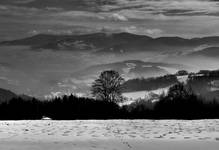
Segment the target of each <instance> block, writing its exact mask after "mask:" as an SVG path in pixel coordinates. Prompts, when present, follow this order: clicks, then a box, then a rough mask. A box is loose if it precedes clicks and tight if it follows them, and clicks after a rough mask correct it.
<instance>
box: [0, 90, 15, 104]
mask: <svg viewBox="0 0 219 150" xmlns="http://www.w3.org/2000/svg"><path fill="white" fill-rule="evenodd" d="M14 97H17V95H16V94H15V93H13V92H11V91H9V90H5V89H2V88H0V103H2V102H5V101H9V100H10V99H12V98H14Z"/></svg>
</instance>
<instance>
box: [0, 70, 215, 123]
mask: <svg viewBox="0 0 219 150" xmlns="http://www.w3.org/2000/svg"><path fill="white" fill-rule="evenodd" d="M111 73H112V71H111ZM111 73H110V74H111ZM113 73H115V72H113ZM107 76H108V74H107ZM100 77H101V76H100ZM118 78H119V82H120V81H122V79H120V76H118V74H116V78H115V79H118ZM112 79H114V77H113V78H111V80H104V82H103V83H102V81H101V86H104V87H105V88H107V89H104V88H103V87H98V89H102V91H105V90H112V89H113V90H112V91H107V93H108V94H112V93H113V94H114V95H113V96H115V95H116V94H117V95H116V96H115V97H120V94H121V91H120V90H121V89H120V87H118V85H121V83H119V84H116V82H115V81H113V80H112ZM96 81H97V80H96ZM98 81H99V80H98ZM109 81H110V85H106V84H107V83H108V82H109ZM117 81H118V80H117ZM105 82H106V83H105ZM113 82H115V83H113ZM97 83H99V82H97ZM99 85H100V84H98V86H99ZM115 85H117V87H116V88H114V87H115ZM95 87H96V86H95ZM115 89H119V91H118V93H116V90H115ZM95 92H97V91H95ZM99 92H101V91H99ZM96 94H97V93H95V95H96ZM104 94H105V93H104ZM98 96H99V94H98ZM115 97H113V99H111V100H106V97H104V99H99V98H98V99H97V98H95V97H94V98H86V97H78V96H75V95H70V96H67V95H65V96H63V97H56V98H53V99H50V100H44V101H42V100H38V99H36V98H32V99H31V100H27V99H23V98H22V97H16V98H13V99H11V100H10V101H6V102H3V103H1V104H0V120H32V119H34V120H35V119H42V118H43V116H47V117H49V118H51V119H54V120H75V119H215V118H219V103H218V101H217V100H216V99H215V100H212V101H206V100H205V99H204V98H202V97H200V96H198V95H196V94H194V92H193V90H192V87H191V86H187V85H185V84H183V83H176V84H175V85H173V86H172V87H170V89H169V91H168V93H167V94H163V95H161V96H160V97H159V100H158V101H156V102H153V101H146V100H138V101H136V102H134V103H131V104H129V105H120V103H118V101H117V100H114V98H115Z"/></svg>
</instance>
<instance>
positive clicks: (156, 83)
mask: <svg viewBox="0 0 219 150" xmlns="http://www.w3.org/2000/svg"><path fill="white" fill-rule="evenodd" d="M177 82H178V79H177V77H176V76H175V75H165V76H161V77H156V78H155V77H154V78H147V79H145V78H136V79H131V80H128V81H126V82H125V83H124V84H123V92H135V91H152V90H158V89H162V88H166V87H169V86H171V85H174V84H176V83H177Z"/></svg>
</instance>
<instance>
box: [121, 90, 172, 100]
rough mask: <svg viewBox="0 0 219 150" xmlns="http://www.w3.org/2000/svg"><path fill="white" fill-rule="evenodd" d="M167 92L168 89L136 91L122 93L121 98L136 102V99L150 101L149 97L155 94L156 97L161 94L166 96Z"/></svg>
mask: <svg viewBox="0 0 219 150" xmlns="http://www.w3.org/2000/svg"><path fill="white" fill-rule="evenodd" d="M168 90H169V87H166V88H160V89H157V90H151V91H137V92H127V93H123V96H124V97H126V98H128V99H129V100H138V99H145V100H148V99H151V95H153V94H156V95H161V94H163V93H164V94H166V93H167V92H168Z"/></svg>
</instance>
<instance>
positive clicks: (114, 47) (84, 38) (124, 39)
mask: <svg viewBox="0 0 219 150" xmlns="http://www.w3.org/2000/svg"><path fill="white" fill-rule="evenodd" d="M0 45H22V46H30V47H32V48H33V49H52V50H71V51H77V50H80V51H81V50H84V51H86V50H87V51H92V52H95V53H98V54H104V53H118V54H123V53H131V52H138V51H140V52H141V51H162V52H168V51H174V52H175V51H182V50H189V49H190V50H191V49H193V48H196V47H198V46H201V45H210V46H218V45H219V37H217V36H215V37H204V38H193V39H184V38H180V37H160V38H152V37H149V36H143V35H135V34H131V33H112V34H106V33H94V34H86V35H47V34H39V35H35V36H33V37H29V38H24V39H20V40H14V41H4V42H1V43H0Z"/></svg>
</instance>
